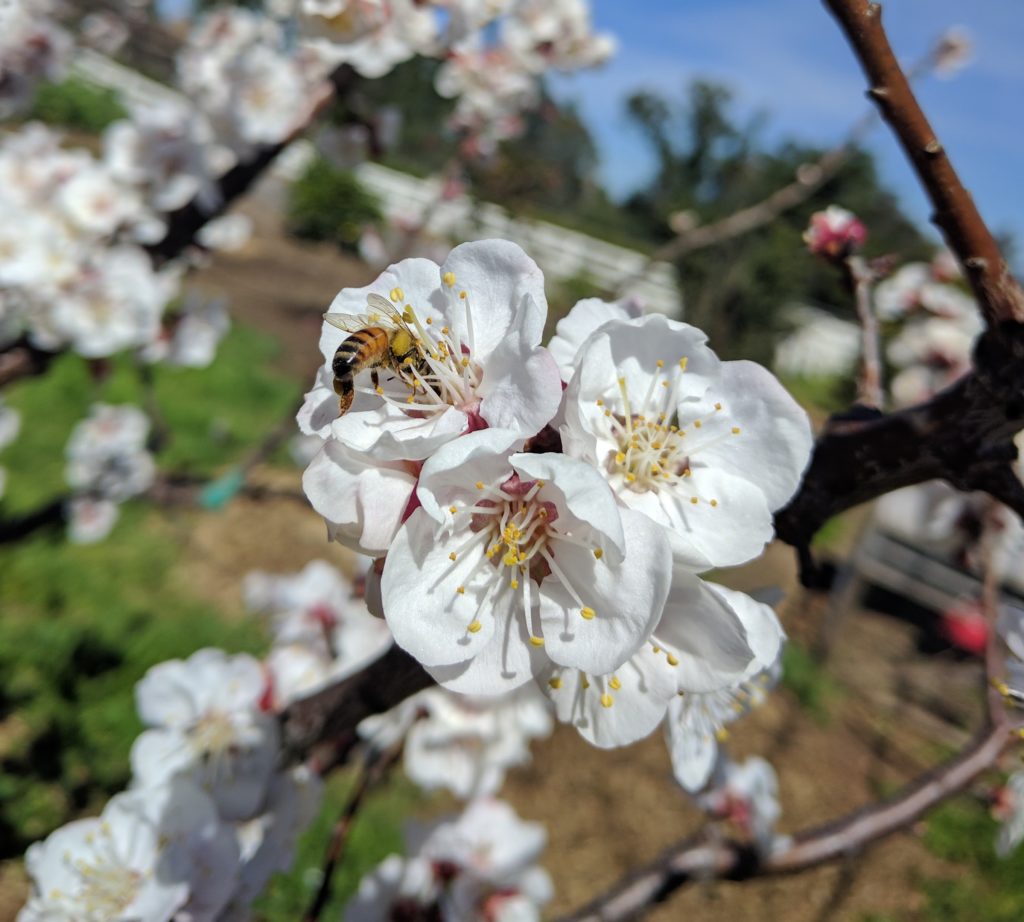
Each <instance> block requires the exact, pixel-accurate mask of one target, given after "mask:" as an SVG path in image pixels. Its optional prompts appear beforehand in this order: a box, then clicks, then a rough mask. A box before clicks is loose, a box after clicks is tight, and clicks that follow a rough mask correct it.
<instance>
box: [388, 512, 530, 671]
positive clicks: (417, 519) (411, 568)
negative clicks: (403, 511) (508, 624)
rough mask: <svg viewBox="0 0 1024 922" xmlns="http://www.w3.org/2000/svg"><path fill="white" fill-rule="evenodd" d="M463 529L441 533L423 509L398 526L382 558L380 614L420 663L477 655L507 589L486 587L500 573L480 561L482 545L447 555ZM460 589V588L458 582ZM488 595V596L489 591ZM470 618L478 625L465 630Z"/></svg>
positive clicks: (449, 662)
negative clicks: (455, 556)
mask: <svg viewBox="0 0 1024 922" xmlns="http://www.w3.org/2000/svg"><path fill="white" fill-rule="evenodd" d="M469 536H471V535H467V533H465V532H456V533H455V534H454V535H446V534H444V533H442V531H441V529H440V527H439V526H438V525H437V523H436V522H434V521H433V520H432V519H431V518H430V516H428V515H427V514H426V512H424V511H423V510H422V509H417V510H416V511H415V512H414V513H413V514H412V515H411V516H410V517H409V519H408V521H407V522H406V523H405V525H403V526H402V528H401V529H400V530H399V532H398V534H397V536H396V537H395V540H394V543H393V545H392V547H391V550H390V551H389V552H388V556H387V561H386V562H385V564H384V575H383V576H382V578H381V592H382V595H383V600H384V617H385V618H386V619H387V622H388V626H389V627H390V628H391V631H392V633H393V634H394V635H395V642H396V643H397V644H398V645H399V646H400V647H402V648H403V649H404V650H407V651H408V652H409V653H411V654H412V655H413V656H414V657H415V658H416V659H417V660H419V662H421V663H423V664H424V665H425V666H447V665H452V664H454V663H461V662H464V661H465V660H468V659H470V658H471V657H474V656H476V655H477V654H478V653H480V651H481V650H482V649H483V648H484V647H485V646H486V645H487V643H488V642H489V640H490V638H491V635H492V633H493V632H494V630H495V624H496V622H497V621H498V619H499V615H498V612H499V611H500V610H501V609H500V608H499V606H500V605H505V604H508V602H509V599H510V595H511V593H510V592H509V591H507V590H505V591H502V592H499V593H498V594H497V599H495V598H493V594H492V593H490V589H491V587H492V583H493V582H494V581H495V580H497V579H498V578H499V574H497V573H496V572H495V570H494V569H493V568H492V567H491V566H490V564H489V562H488V563H485V564H484V565H483V566H482V567H480V569H479V570H477V573H476V575H474V576H472V577H470V576H469V573H470V571H471V570H472V569H473V568H474V566H475V565H476V564H477V563H478V562H479V561H480V560H481V559H482V558H484V546H483V545H482V544H478V545H477V550H476V552H475V553H465V554H461V555H460V556H459V559H458V560H457V561H455V562H452V561H451V560H450V557H449V555H450V554H451V553H453V552H457V551H458V550H459V549H460V547H461V545H462V544H463V543H464V542H465V541H466V539H467V537H469ZM460 587H461V588H463V589H464V590H465V591H464V592H459V591H458V590H459V588H460ZM489 594H490V595H491V596H492V597H491V598H490V599H488V595H489ZM472 624H478V625H479V628H477V629H476V630H475V631H470V630H469V627H470V625H472Z"/></svg>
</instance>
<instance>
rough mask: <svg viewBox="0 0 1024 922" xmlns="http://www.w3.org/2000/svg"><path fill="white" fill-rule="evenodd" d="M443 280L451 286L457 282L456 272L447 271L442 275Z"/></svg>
mask: <svg viewBox="0 0 1024 922" xmlns="http://www.w3.org/2000/svg"><path fill="white" fill-rule="evenodd" d="M441 281H442V282H444V283H445V285H447V286H448V287H449V288H451V287H452V285H454V284H455V273H454V272H446V273H445V274H444V275H442V276H441Z"/></svg>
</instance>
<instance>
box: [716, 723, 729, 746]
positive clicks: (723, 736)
mask: <svg viewBox="0 0 1024 922" xmlns="http://www.w3.org/2000/svg"><path fill="white" fill-rule="evenodd" d="M728 738H729V731H728V730H726V729H725V727H719V729H718V730H716V731H715V739H716V740H718V742H720V743H724V742H725V741H726V740H727V739H728Z"/></svg>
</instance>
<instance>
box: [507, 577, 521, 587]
mask: <svg viewBox="0 0 1024 922" xmlns="http://www.w3.org/2000/svg"><path fill="white" fill-rule="evenodd" d="M509 585H510V586H511V587H512V588H513V589H518V588H519V580H517V579H514V580H512V582H511V583H509Z"/></svg>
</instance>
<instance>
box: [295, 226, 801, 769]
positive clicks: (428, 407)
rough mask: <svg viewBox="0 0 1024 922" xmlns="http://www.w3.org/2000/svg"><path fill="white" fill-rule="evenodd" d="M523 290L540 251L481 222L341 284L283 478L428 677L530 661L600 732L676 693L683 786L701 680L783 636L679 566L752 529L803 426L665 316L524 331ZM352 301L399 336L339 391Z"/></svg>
mask: <svg viewBox="0 0 1024 922" xmlns="http://www.w3.org/2000/svg"><path fill="white" fill-rule="evenodd" d="M384 302H387V304H388V305H390V306H389V307H388V308H387V309H386V310H385V309H383V308H382V307H380V305H381V304H383V303H384ZM546 315H547V301H546V298H545V294H544V285H543V277H542V274H541V272H540V270H539V269H538V268H537V266H536V264H535V263H534V262H533V261H532V260H531V259H530V258H529V257H528V256H527V255H526V254H525V253H524V252H523V251H522V250H521V249H520V248H519V247H518V246H516V245H515V244H512V243H509V242H506V241H501V240H485V241H480V242H476V243H468V244H463V245H461V246H459V247H456V249H455V250H453V251H452V253H451V254H450V255H449V257H448V259H447V260H446V261H445V262H444V264H443V265H441V266H438V265H436V264H435V263H433V262H431V261H429V260H425V259H408V260H404V261H403V262H400V263H398V264H396V265H393V266H391V267H390V268H389V269H387V270H386V271H385V272H384V273H383V274H382V275H381V276H380V277H379V278H378V279H377V280H376V281H374V282H373V283H371V284H370V285H368V286H366V287H365V288H360V289H344V290H343V291H341V292H340V293H339V295H338V296H337V297H336V298H335V300H334V303H333V304H332V305H331V308H330V311H329V313H328V319H327V321H325V323H324V327H323V333H322V335H321V343H320V346H321V351H322V352H323V356H324V366H323V368H322V369H321V371H320V372H319V375H318V378H317V381H316V382H315V385H314V387H313V389H312V390H311V391H310V392H309V394H307V397H306V401H305V404H304V406H303V408H302V410H301V411H300V413H299V424H300V428H301V429H302V430H303V432H305V433H306V434H308V435H317V436H319V437H321V438H322V439H323V441H324V444H323V448H322V449H321V450H320V452H319V453H318V454H317V455H316V456H315V457H314V459H313V461H312V462H311V463H310V465H309V467H308V468H307V470H306V473H305V476H304V488H305V491H306V494H307V496H308V497H309V499H310V501H311V502H312V504H313V506H314V507H315V508H316V509H317V511H318V512H320V514H321V515H323V517H324V519H325V521H326V523H327V527H328V532H329V535H330V536H331V537H332V538H333V539H334V540H336V541H339V542H340V543H341V544H343V545H345V546H347V547H349V548H351V549H353V550H356V551H359V552H361V553H365V554H369V555H371V556H374V557H376V558H378V562H377V564H376V565H375V567H374V568H373V569H372V570H371V578H373V577H374V576H377V575H378V574H379V590H373V591H371V592H370V593H369V597H370V598H375V600H376V604H375V606H373V607H376V608H377V609H378V613H380V614H382V615H383V617H384V618H385V619H386V620H387V623H388V625H389V627H390V628H391V631H392V633H393V635H394V637H395V640H396V642H397V643H398V644H399V645H400V646H401V647H403V648H404V649H405V650H407V651H408V652H409V653H411V654H412V655H413V656H414V657H415V658H416V659H418V660H419V661H420V662H421V663H422V664H423V665H424V666H425V668H426V669H427V670H428V671H429V672H430V674H431V675H432V676H433V677H434V678H435V679H436V680H437V682H438V683H439V684H440V685H442V686H444V687H445V688H447V689H450V690H453V691H456V692H459V693H463V694H472V695H499V694H502V693H506V692H509V691H512V690H514V689H517V688H521V687H523V686H526V685H530V684H536V685H537V686H539V687H540V688H541V689H542V690H543V691H544V692H545V693H546V694H547V695H548V696H549V698H550V699H551V700H552V702H553V704H554V706H555V710H556V713H557V714H558V717H559V719H561V720H562V721H564V722H567V723H571V724H573V725H574V726H576V727H577V729H578V730H579V731H580V733H581V734H582V735H583V736H584V737H586V738H587V739H588V740H590V741H591V742H592V743H594V744H596V745H598V746H616V745H623V744H626V743H629V742H632V741H633V740H636V739H639V738H640V737H642V736H645V735H647V734H648V733H650V732H651V731H653V730H654V729H655V728H656V727H657V726H658V725H659V724H660V723H661V722H662V721H663V719H664V718H665V716H666V714H667V713H668V712H669V707H670V703H672V702H674V701H680V702H682V703H683V705H684V707H683V708H682V709H681V710H680V711H679V712H678V717H677V718H676V719H675V720H673V723H672V726H673V730H672V732H673V733H674V734H675V735H676V736H679V737H681V738H683V739H690V740H696V741H698V743H699V744H703V745H698V744H695V745H694V746H692V747H691V748H692V749H693V751H694V752H696V753H697V755H696V756H694V758H698V763H699V764H695V766H694V770H692V771H691V772H690V773H689V776H688V777H687V786H688V787H690V788H692V789H698V788H700V787H702V786H703V784H704V783H705V782H706V780H707V778H708V777H709V775H710V773H711V770H712V768H713V766H714V755H713V752H712V756H711V758H710V759H709V758H707V752H708V751H709V747H710V746H712V745H713V740H714V737H715V735H716V733H717V732H718V731H719V730H720V729H721V727H722V725H723V723H724V722H726V721H727V720H729V719H731V717H732V716H734V711H733V709H732V707H731V706H723V705H722V702H723V701H726V702H731V703H735V702H736V701H738V700H741V699H744V698H748V697H749V696H750V692H749V689H750V688H751V686H752V683H755V684H756V683H758V682H763V681H764V679H763V676H764V675H765V674H766V673H768V672H770V670H771V669H772V667H773V666H774V665H775V663H776V661H777V658H778V655H779V651H780V647H781V643H782V639H783V633H782V629H781V627H780V625H779V623H778V620H777V619H776V617H775V614H774V613H773V612H772V610H771V609H770V608H768V607H767V606H766V605H762V604H760V603H758V602H756V601H754V600H753V599H751V598H750V597H748V596H745V595H743V594H741V593H737V592H733V591H731V590H727V589H724V588H723V587H720V586H716V585H714V584H711V583H708V582H705V581H704V580H702V579H701V578H700V576H699V574H700V573H702V572H704V571H706V570H708V569H710V568H712V567H714V568H719V567H728V566H732V565H735V564H739V563H743V562H745V561H747V560H750V559H752V558H753V557H756V556H757V555H758V554H760V553H761V551H762V549H763V548H764V546H765V544H766V543H767V542H768V541H769V540H770V539H771V537H772V512H773V511H774V510H775V509H778V508H779V507H781V506H782V505H783V504H784V503H785V502H786V501H787V500H788V499H789V497H790V496H791V495H792V493H793V492H794V490H795V489H796V487H797V484H798V482H799V478H800V475H801V473H802V471H803V468H804V466H805V464H806V463H807V459H808V456H809V452H810V445H811V435H810V427H809V424H808V421H807V418H806V416H805V414H804V413H803V411H802V410H801V409H800V408H799V407H798V406H797V404H796V403H795V402H794V401H793V399H792V398H791V397H790V396H789V395H788V394H787V393H786V391H785V390H784V389H783V388H782V387H781V385H780V384H779V383H778V382H777V381H776V380H775V378H774V377H773V376H772V375H771V374H770V373H768V372H767V371H765V370H764V369H763V368H761V367H760V366H758V365H756V364H753V363H750V362H722V361H720V360H719V359H718V358H717V356H715V354H714V353H713V352H712V351H711V349H710V348H709V347H708V345H707V341H706V337H705V336H704V334H703V333H701V332H700V331H699V330H697V329H695V328H694V327H691V326H688V325H687V324H684V323H680V322H678V321H674V320H669V319H667V318H665V317H663V316H659V315H652V316H632V315H631V311H630V309H629V308H628V306H626V305H622V304H616V303H606V302H601V301H595V300H585V301H582V302H580V303H579V304H578V305H576V307H575V308H574V309H573V310H572V311H571V312H570V313H569V315H568V316H567V317H565V318H564V319H563V320H562V321H561V322H560V323H559V325H558V328H557V332H556V335H555V337H554V339H553V340H552V342H551V344H550V348H545V347H543V346H542V345H541V336H542V332H543V329H544V325H545V321H546ZM360 325H364V326H366V327H374V326H376V327H377V328H379V329H382V330H384V331H385V332H386V333H387V336H388V341H389V342H392V343H396V342H399V338H401V342H402V343H403V344H405V345H408V344H409V343H411V344H412V348H411V350H410V349H409V348H404V349H403V350H402V352H401V354H399V353H398V352H397V351H396V350H395V349H391V350H386V351H384V352H382V353H379V354H377V355H376V356H375V357H374V358H373V359H372V360H371V359H367V360H366V362H365V363H364V364H365V365H366V367H365V368H361V366H359V367H357V369H356V370H357V374H356V375H355V379H354V386H355V395H354V401H353V404H352V406H351V409H350V410H349V411H348V412H346V413H345V414H343V415H340V416H339V402H338V397H337V395H336V393H335V391H334V373H333V370H332V363H333V362H334V359H335V353H336V351H337V350H338V347H339V346H340V345H341V344H342V343H343V342H344V341H345V340H346V339H347V337H348V336H349V335H351V333H349V332H346V330H356V329H358V328H359V326H360ZM372 362H376V363H377V365H376V367H375V369H372V370H371V368H370V367H369V365H370V364H372ZM673 748H674V749H679V751H680V752H685V751H687V750H686V746H685V744H683V743H680V744H678V745H676V744H674V747H673ZM680 759H681V761H682V762H686V761H687V760H686V758H684V757H682V756H681V757H680ZM681 774H683V773H682V772H681Z"/></svg>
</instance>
